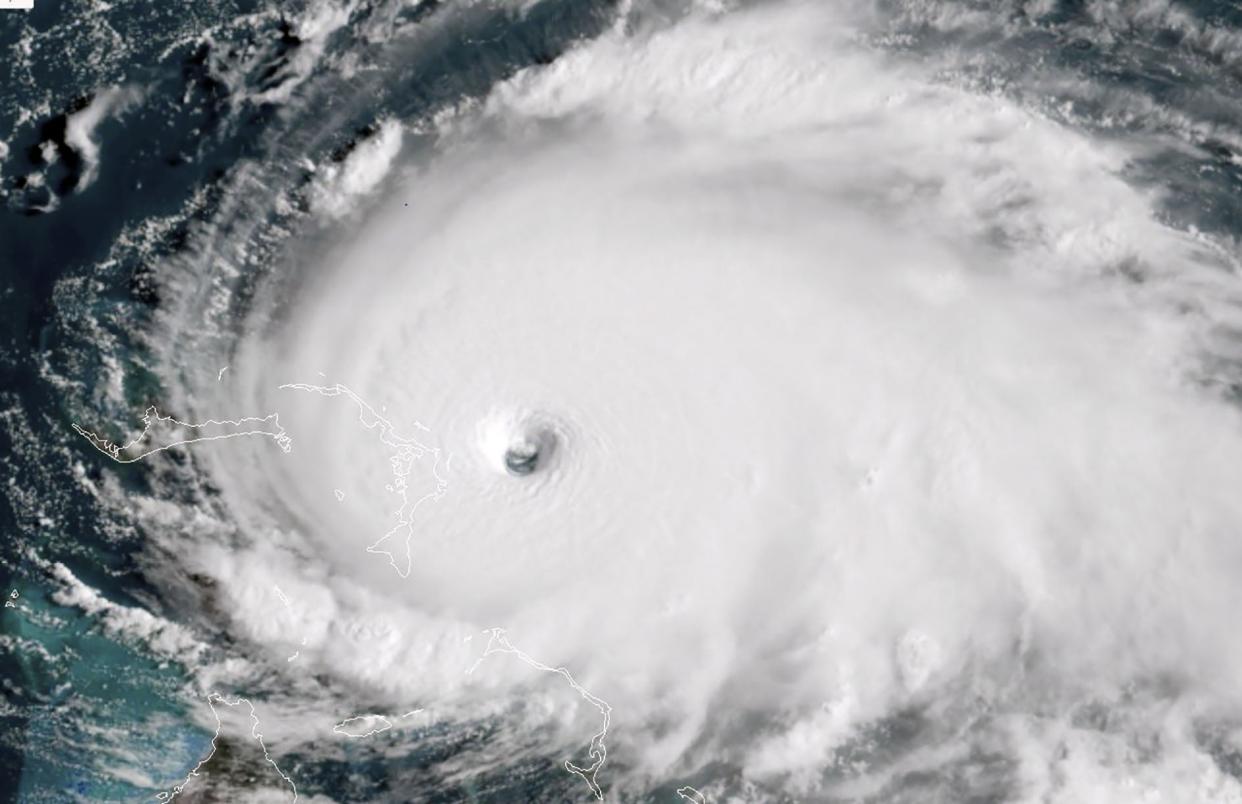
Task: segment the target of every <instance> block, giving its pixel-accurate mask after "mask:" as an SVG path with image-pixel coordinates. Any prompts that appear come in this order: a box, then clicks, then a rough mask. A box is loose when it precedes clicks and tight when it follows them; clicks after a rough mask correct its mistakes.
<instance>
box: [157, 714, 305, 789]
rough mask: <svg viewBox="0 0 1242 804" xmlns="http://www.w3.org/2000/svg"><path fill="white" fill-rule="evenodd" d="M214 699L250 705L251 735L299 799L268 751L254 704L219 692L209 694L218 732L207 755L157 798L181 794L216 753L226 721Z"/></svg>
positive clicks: (290, 780) (293, 785) (289, 781)
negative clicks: (177, 783)
mask: <svg viewBox="0 0 1242 804" xmlns="http://www.w3.org/2000/svg"><path fill="white" fill-rule="evenodd" d="M213 701H216V702H219V703H222V704H224V705H225V706H241V705H242V704H245V705H246V706H248V707H250V719H251V721H253V725H252V726H251V727H250V736H251V737H253V738H254V739H256V740H258V741H259V747H260V748H262V749H263V758H264V759H266V760H267V761H268V762H269V763H270V764H271V766H272V767H273V768H275V769H276V772H277V773H278V774H280V778H282V779H284V780H285V781H286V782H288V783H289V787H290V789H292V790H293V800H294V801H297V800H298V787H297V785H295V784H294V783H293V780H292V779H290V778H289V777H288V776H287V775H285V772H284V771H282V770H281V769H280V766H279V765H277V764H276V760H274V759H272V755H271V754H270V753H268V750H267V744H266V743H264V742H263V735H262V734H261V733H260V732H259V725H260V724H259V715H258V713H256V712H255V711H254V704H252V703H251V702H250V701H249V700H248V699H246V698H242V697H240V696H238V697H237V698H235V699H233V700H231V701H230V700H229V699H228V698H226V697H224V696H223V695H221V694H220V693H218V692H213V693H211V694H210V695H208V696H207V706H209V707H211V714H212V716H213V717H215V719H216V733H215V734H213V735H212V737H211V750H210V751H208V752H207V756H205V757H203V758H202V759H201V760H199V762H198V764H197V765H195V766H194V768H193V769H192V770H191V771H190V772H189V773H188V774H187V775H186V777H185V781H184V782H182V783H181V784H179V785H177V786H175V787H173V788H172V790H169V791H167V792H163V793H157V794H156V798H158V799H159V800H160V801H164V802H168V801H172V800H173V799H174V798H176V797H177V796H178V795H180V794H181V793H182V791H184V790H185V788H186V785H188V784H189V783H190V781H191V780H192V779H194V778H195V777H197V776H198V773H199V771H200V770H201V769H202V767H203V766H204V765H206V764H207V763H208V762H210V761H211V758H212V757H213V756H215V755H216V747H217V746H216V742H217V741H218V740H219V739H220V731H221V730H222V729H223V728H224V722H223V721H221V720H220V713H219V712H217V711H216V707H215V704H214V703H212V702H213Z"/></svg>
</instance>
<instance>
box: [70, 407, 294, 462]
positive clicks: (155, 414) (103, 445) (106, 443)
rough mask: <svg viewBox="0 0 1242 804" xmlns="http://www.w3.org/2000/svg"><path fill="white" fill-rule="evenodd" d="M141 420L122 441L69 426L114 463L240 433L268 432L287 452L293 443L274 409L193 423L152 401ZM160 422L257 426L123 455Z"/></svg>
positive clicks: (196, 426) (189, 425)
mask: <svg viewBox="0 0 1242 804" xmlns="http://www.w3.org/2000/svg"><path fill="white" fill-rule="evenodd" d="M142 423H143V428H142V432H141V433H139V434H138V436H137V437H136V438H133V439H131V440H130V441H128V442H126V443H124V444H116V443H114V442H113V441H111V440H109V439H107V438H104V437H103V436H100V435H97V434H96V433H95V432H93V431H91V430H87V429H85V428H84V427H81V426H80V425H78V424H72V425H71V426H72V427H73V429H74V430H75V431H76V432H77V434H78V435H80V436H82V437H83V438H85V439H86V440H87V441H89V442H90V443H91V446H93V447H94V448H95V449H97V450H99V451H100V452H102V453H103V454H104V455H107V456H108V457H109V458H111V459H112V460H114V461H116V462H117V463H137V462H138V461H141V460H142V459H143V458H148V457H150V456H152V455H154V454H155V453H157V452H163V451H164V450H166V449H171V448H172V447H180V446H185V445H186V444H195V443H198V442H200V441H222V440H224V439H227V438H241V437H243V436H267V437H268V438H271V439H273V440H275V441H276V444H277V446H279V447H280V448H281V450H282V451H284V452H289V451H290V449H292V446H293V442H292V439H291V438H290V437H289V435H288V433H286V432H285V428H284V427H282V426H281V424H280V416H279V415H278V414H276V413H272V414H269V415H267V416H263V417H258V416H246V417H243V418H241V419H208V420H207V421H205V422H199V423H192V422H183V421H180V420H178V419H175V418H173V417H172V416H171V415H170V416H161V415H160V412H159V410H157V409H156V407H155V406H154V405H152V406H151V407H149V408H147V409H146V411H145V412H144V413H143V414H142ZM163 423H172V424H175V425H177V426H178V427H184V428H186V429H188V430H202V429H203V428H206V427H242V428H245V427H250V428H257V429H247V430H239V431H237V432H230V433H220V434H219V435H203V436H197V437H194V438H182V439H179V440H177V441H173V442H171V443H169V444H164V445H163V446H159V447H153V448H151V449H148V450H146V451H145V452H142V453H140V454H138V455H134V456H124V455H123V453H124V452H125V451H127V450H129V449H130V448H131V447H134V446H137V445H138V444H140V443H141V442H142V441H143V439H145V438H146V437H147V435H148V434H149V433H150V432H151V429H152V428H153V427H155V426H156V425H157V424H163Z"/></svg>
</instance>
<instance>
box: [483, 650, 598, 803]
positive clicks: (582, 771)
mask: <svg viewBox="0 0 1242 804" xmlns="http://www.w3.org/2000/svg"><path fill="white" fill-rule="evenodd" d="M488 633H489V634H490V638H489V639H488V641H487V648H485V649H484V651H483V655H482V656H480V657H479V658H478V659H477V660H475V663H474V664H472V665H471V666H470V669H468V670H467V671H466V675H470V674H471V673H473V672H474V671H475V670H476V669H477V668H478V666H479V665H480V664H482V663H483V660H484V659H486V658H487V657H488V656H491V655H493V654H496V653H509V654H512V655H514V656H516V657H518V658H519V659H521V660H522V661H523V662H526V664H528V665H530V666H531V667H533V668H535V669H536V670H543V671H546V672H548V673H556V674H557V675H559V676H562V677H563V678H564V679H565V680H566V681H568V682H569V686H571V687H573V688H574V690H575V691H576V692H577V693H578V694H579V695H581V696H582V698H583V700H585V701H587V702H588V703H590V704H591V705H592V706H594V707H595V708H596V709H598V710H599V712H600V714H601V715H603V718H604V723H603V726H602V727H601V728H600V730H599V731H598V732H597V733H596V734H595V736H594V737H592V738H591V748H590V751H589V753H590V755H591V757H592V758H593V759H594V760H595V761H594V762H592V763H591V765H590V767H586V768H581V767H579V766H577V765H575V764H574V763H572V762H570V761H569V760H568V759H567V760H565V770H567V771H569V772H570V773H573V774H577V775H578V776H581V777H582V780H583V781H584V782H586V783H587V786H588V787H590V788H591V792H592V793H594V794H595V797H596V798H597V799H599V800H600V801H603V800H604V791H603V789H602V788H601V787H600V786H599V783H598V782H597V781H596V780H595V776H596V774H598V773H599V769H600V768H601V767H603V764H604V760H606V759H607V758H608V748H607V746H605V745H604V738H605V737H607V736H608V723H609V721H610V720H611V718H612V707H611V706H610V705H609V704H608V703H607V702H606V701H604V700H602V699H600V698H596V697H595V696H594V695H592V694H591V693H590V692H587V690H586V689H585V688H584V687H583V686H582V685H581V684H579V683H578V682H577V681H575V680H574V677H573V676H572V675H571V674H570V672H569V670H568V669H566V668H564V667H549V666H548V665H546V664H544V663H543V662H540V661H537V660H536V659H533V658H531V657H530V655H529V654H527V653H525V652H523V651H521V650H519V649H517V648H515V647H514V646H513V643H512V642H510V641H509V638H508V637H506V636H505V629H503V628H491V629H488Z"/></svg>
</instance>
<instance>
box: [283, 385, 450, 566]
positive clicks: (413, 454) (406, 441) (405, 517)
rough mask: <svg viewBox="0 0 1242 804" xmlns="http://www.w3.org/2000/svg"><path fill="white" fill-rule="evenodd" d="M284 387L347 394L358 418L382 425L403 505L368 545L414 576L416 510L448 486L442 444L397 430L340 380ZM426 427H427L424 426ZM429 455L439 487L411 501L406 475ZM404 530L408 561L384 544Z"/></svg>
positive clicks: (372, 426)
mask: <svg viewBox="0 0 1242 804" xmlns="http://www.w3.org/2000/svg"><path fill="white" fill-rule="evenodd" d="M280 388H281V389H282V390H293V391H310V392H312V393H316V394H319V395H321V396H345V397H348V398H349V399H350V400H352V401H353V403H354V404H355V405H357V406H358V421H359V422H360V423H361V424H362V426H363V427H365V428H367V429H368V430H375V429H377V428H378V429H379V437H380V441H381V442H383V443H384V444H385V445H386V446H389V447H392V448H393V449H394V450H396V452H397V454H396V455H394V456H393V457H392V458H391V459H390V461H389V462H390V463H391V465H392V475H393V486H392V488H393V491H394V492H395V493H396V494H397V495H398V496H400V497H401V506H400V507H399V508H397V510H396V511H395V512H394V513H395V514H396V516H397V524H396V525H395V526H394V527H393V528H392V529H390V530H389V531H388V532H387V533H385V534H384V535H383V536H381V537H379V539H377V540H376V541H375V542H374V543H373V544H371V545H370V546H369V547H367V552H368V553H379V554H380V555H385V556H388V563H389V564H391V565H392V568H393V569H395V570H396V571H397V575H399V576H401V577H402V578H408V577H409V576H410V570H411V569H413V567H414V555H413V552H412V548H411V544H410V543H411V542H412V541H413V539H414V521H413V520H414V514H415V512H416V511H417V510H418V509H419V507H420V506H421V505H422V504H423V503H425V502H427V501H429V500H438V499H440V498H441V497H443V496H444V493H445V492H446V491H447V490H448V478H446V477H443V476H442V475H441V474H440V464H441V453H440V450H439V448H437V447H430V446H428V445H426V444H424V443H422V442H421V441H419V440H418V439H414V438H406V437H405V436H403V435H401V434H400V433H398V432H397V431H396V428H395V427H393V424H392V422H390V421H388V419H386V418H384V417H383V416H381V415H380V414H379V413H378V412H377V411H376V410H375V408H373V407H371V406H370V405H369V404H367V402H366V401H365V400H363V399H362V397H360V396H358V395H357V394H356V393H354V392H353V391H351V390H350V389H349V388H347V387H345V386H344V385H341V384H340V383H336V384H335V385H310V384H308V383H285V384H284V385H281V386H280ZM420 426H421V425H420ZM424 429H425V428H424ZM425 455H431V456H432V457H433V458H435V463H434V464H433V465H432V467H431V474H432V476H433V477H435V479H436V489H435V491H431V492H428V493H427V494H424V495H423V496H422V497H419V498H418V499H416V500H413V501H411V500H410V498H409V483H408V481H407V480H406V478H407V477H408V476H409V474H410V467H411V466H412V465H413V463H414V461H416V460H418V459H419V458H422V457H423V456H425ZM451 462H452V455H449V456H448V457H447V458H445V459H444V460H443V463H444V468H445V470H446V471H447V470H448V468H449V464H450V463H451ZM401 534H404V539H403V547H404V548H405V565H404V568H403V567H402V565H401V564H398V563H397V556H396V554H395V553H393V552H392V551H391V550H386V549H384V548H383V547H382V546H381V545H383V544H384V543H385V542H387V541H389V540H390V539H393V538H396V537H397V536H399V535H401Z"/></svg>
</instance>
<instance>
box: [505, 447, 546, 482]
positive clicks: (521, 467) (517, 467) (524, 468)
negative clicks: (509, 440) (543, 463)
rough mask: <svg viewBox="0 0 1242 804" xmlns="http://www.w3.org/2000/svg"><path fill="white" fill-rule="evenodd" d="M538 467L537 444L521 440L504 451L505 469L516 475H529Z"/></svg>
mask: <svg viewBox="0 0 1242 804" xmlns="http://www.w3.org/2000/svg"><path fill="white" fill-rule="evenodd" d="M538 468H539V444H538V443H537V442H534V441H521V442H519V443H517V444H514V445H513V446H511V447H509V449H508V450H507V451H506V452H505V469H507V470H509V474H511V475H514V476H516V477H522V476H524V475H529V474H531V473H532V472H534V471H535V470H536V469H538Z"/></svg>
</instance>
